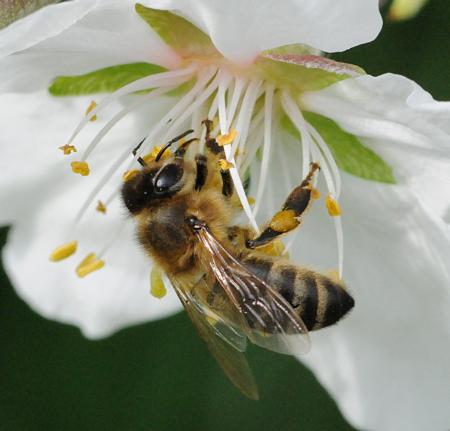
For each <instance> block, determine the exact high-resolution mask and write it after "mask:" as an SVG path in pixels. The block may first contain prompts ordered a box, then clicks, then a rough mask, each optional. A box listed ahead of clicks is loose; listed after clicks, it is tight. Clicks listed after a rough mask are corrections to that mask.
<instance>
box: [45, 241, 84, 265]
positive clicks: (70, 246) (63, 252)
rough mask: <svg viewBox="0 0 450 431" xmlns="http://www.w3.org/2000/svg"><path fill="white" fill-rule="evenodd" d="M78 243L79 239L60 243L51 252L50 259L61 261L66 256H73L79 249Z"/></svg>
mask: <svg viewBox="0 0 450 431" xmlns="http://www.w3.org/2000/svg"><path fill="white" fill-rule="evenodd" d="M77 245H78V242H77V241H71V242H68V243H66V244H63V245H60V246H59V247H57V248H55V249H54V250H53V251H52V253H51V254H50V260H51V261H52V262H59V261H60V260H63V259H65V258H66V257H69V256H72V254H74V253H75V252H76V251H77Z"/></svg>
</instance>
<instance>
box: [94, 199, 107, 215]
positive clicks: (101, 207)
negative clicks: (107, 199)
mask: <svg viewBox="0 0 450 431" xmlns="http://www.w3.org/2000/svg"><path fill="white" fill-rule="evenodd" d="M95 209H96V210H97V211H98V212H99V213H102V214H106V205H105V204H104V203H103V202H102V201H98V203H97V207H96V208H95Z"/></svg>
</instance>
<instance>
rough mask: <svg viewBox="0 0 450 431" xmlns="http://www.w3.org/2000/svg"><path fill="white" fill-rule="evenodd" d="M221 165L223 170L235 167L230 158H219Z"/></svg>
mask: <svg viewBox="0 0 450 431" xmlns="http://www.w3.org/2000/svg"><path fill="white" fill-rule="evenodd" d="M219 167H220V169H221V170H222V171H228V170H230V169H231V168H234V165H233V163H231V162H229V161H228V160H225V159H220V160H219Z"/></svg>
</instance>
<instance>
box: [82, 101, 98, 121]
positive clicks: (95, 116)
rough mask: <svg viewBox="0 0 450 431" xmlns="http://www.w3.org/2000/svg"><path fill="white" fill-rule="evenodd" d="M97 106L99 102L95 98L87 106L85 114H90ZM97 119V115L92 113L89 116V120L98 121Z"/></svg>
mask: <svg viewBox="0 0 450 431" xmlns="http://www.w3.org/2000/svg"><path fill="white" fill-rule="evenodd" d="M96 106H97V102H96V101H95V100H93V101H92V102H91V103H90V104H89V106H88V107H87V109H86V113H85V115H86V116H88V115H89V114H90V113H91V112H92V111H93V110H94V109H95V108H96ZM96 120H97V115H92V116H91V117H90V118H89V121H96Z"/></svg>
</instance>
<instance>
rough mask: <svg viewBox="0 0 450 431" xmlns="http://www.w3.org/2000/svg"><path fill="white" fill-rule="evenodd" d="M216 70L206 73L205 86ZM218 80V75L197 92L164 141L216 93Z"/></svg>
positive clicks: (168, 131) (166, 134) (178, 116)
mask: <svg viewBox="0 0 450 431" xmlns="http://www.w3.org/2000/svg"><path fill="white" fill-rule="evenodd" d="M216 72H217V69H210V73H209V74H208V75H205V76H204V78H203V80H202V81H203V82H204V84H203V86H204V85H205V84H206V83H207V82H208V81H209V80H210V79H211V78H212V77H213V76H214V74H215V73H216ZM199 81H200V78H199ZM218 81H219V78H218V76H216V77H215V78H214V79H213V80H212V81H211V83H210V84H209V85H208V86H207V87H206V88H205V89H204V90H203V91H201V92H197V94H196V95H195V96H194V98H193V99H194V100H193V102H191V103H189V105H188V107H187V109H184V110H183V111H182V113H181V114H180V115H177V117H176V118H177V119H176V120H175V121H174V122H173V123H172V125H171V126H170V128H169V129H168V130H167V132H166V133H165V135H164V137H163V138H162V141H163V142H165V141H167V140H168V139H170V138H171V137H172V136H173V135H174V134H175V130H177V128H179V127H180V125H181V124H183V122H184V121H186V119H188V118H189V117H190V116H191V115H192V114H193V113H194V112H195V111H196V110H197V109H198V107H199V106H201V105H202V104H203V102H205V101H206V100H207V99H208V97H209V96H211V94H213V93H214V91H216V90H217V86H218ZM203 86H202V87H203Z"/></svg>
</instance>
